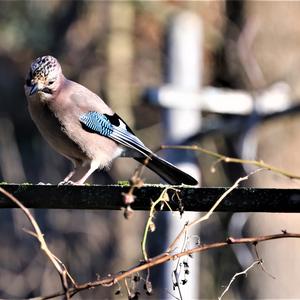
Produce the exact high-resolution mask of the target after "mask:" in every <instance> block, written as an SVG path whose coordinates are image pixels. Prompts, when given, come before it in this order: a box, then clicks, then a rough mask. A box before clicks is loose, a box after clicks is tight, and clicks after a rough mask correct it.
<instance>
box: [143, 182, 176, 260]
mask: <svg viewBox="0 0 300 300" xmlns="http://www.w3.org/2000/svg"><path fill="white" fill-rule="evenodd" d="M169 190H174V191H177V190H176V189H174V188H171V187H167V188H165V189H164V190H163V191H162V192H161V194H160V196H159V197H158V199H157V200H155V201H154V202H153V203H152V205H151V208H150V212H149V217H148V220H147V223H146V226H145V230H144V234H143V239H142V243H141V247H142V253H143V258H144V260H145V261H147V260H148V254H147V250H146V243H147V237H148V232H149V231H151V230H150V229H151V226H153V225H154V223H153V218H154V214H155V208H156V206H157V205H159V204H160V203H162V204H165V205H166V206H167V207H168V208H169V209H170V210H172V209H171V207H170V205H169V204H168V201H169V195H168V191H169Z"/></svg>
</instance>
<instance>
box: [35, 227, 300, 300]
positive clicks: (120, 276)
mask: <svg viewBox="0 0 300 300" xmlns="http://www.w3.org/2000/svg"><path fill="white" fill-rule="evenodd" d="M282 238H300V233H288V232H283V233H280V234H272V235H265V236H255V237H246V238H234V237H229V238H227V239H226V241H223V242H216V243H211V244H206V245H205V244H203V245H199V246H197V247H194V248H192V249H187V250H185V251H183V252H180V253H175V254H169V253H162V254H160V255H158V256H156V257H153V258H149V259H148V261H144V262H142V263H140V264H138V265H136V266H133V267H131V268H129V269H128V270H126V271H123V272H120V273H117V274H115V275H110V276H107V277H103V278H101V279H99V280H96V281H93V282H87V283H84V284H78V285H77V286H76V287H74V288H70V289H69V292H70V295H71V297H72V296H73V295H74V294H75V293H78V292H80V291H82V290H86V289H90V288H94V287H97V286H112V285H114V284H116V283H117V282H120V281H121V280H124V279H125V278H126V277H130V276H131V275H133V274H136V273H138V272H141V271H143V270H146V269H149V268H152V267H154V266H157V265H161V264H163V263H165V262H167V261H171V260H175V259H178V258H180V257H183V256H187V255H190V254H193V253H200V252H204V251H208V250H212V249H218V248H224V247H226V246H229V245H238V244H254V243H259V242H266V241H270V240H275V239H282ZM64 294H65V291H60V292H57V293H53V294H51V295H48V296H45V297H40V298H38V299H39V300H44V299H51V298H55V297H58V296H61V295H64Z"/></svg>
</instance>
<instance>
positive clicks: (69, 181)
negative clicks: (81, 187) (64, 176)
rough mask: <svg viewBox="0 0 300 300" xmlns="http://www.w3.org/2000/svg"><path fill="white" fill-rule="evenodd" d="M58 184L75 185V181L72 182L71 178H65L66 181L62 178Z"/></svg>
mask: <svg viewBox="0 0 300 300" xmlns="http://www.w3.org/2000/svg"><path fill="white" fill-rule="evenodd" d="M58 185H59V186H60V185H76V183H75V182H73V181H71V180H67V181H65V180H63V181H61V182H60V183H59V184H58Z"/></svg>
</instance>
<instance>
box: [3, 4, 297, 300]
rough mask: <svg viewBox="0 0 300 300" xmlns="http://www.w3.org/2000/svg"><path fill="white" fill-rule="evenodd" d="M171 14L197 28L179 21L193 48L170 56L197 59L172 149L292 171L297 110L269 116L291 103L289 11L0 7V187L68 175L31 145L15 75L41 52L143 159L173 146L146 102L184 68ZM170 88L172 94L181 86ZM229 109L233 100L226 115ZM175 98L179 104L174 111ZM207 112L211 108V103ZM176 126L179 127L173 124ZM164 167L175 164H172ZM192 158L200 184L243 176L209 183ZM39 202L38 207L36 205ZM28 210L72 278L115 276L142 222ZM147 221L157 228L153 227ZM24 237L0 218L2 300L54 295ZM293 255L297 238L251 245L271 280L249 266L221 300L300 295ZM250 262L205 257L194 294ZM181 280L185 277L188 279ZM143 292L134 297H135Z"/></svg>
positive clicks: (159, 109) (159, 291)
mask: <svg viewBox="0 0 300 300" xmlns="http://www.w3.org/2000/svg"><path fill="white" fill-rule="evenodd" d="M187 12H188V15H187V14H186V13H187ZM181 14H185V18H187V19H189V18H191V19H193V20H197V21H196V22H194V21H192V22H194V23H192V24H194V28H196V27H197V28H196V29H195V30H196V33H195V34H196V36H198V40H197V43H196V44H197V46H195V48H193V49H192V48H191V49H190V50H189V48H187V47H186V48H185V50H184V51H185V52H183V53H185V56H183V57H184V58H186V61H187V63H189V64H191V65H193V63H191V62H188V61H189V57H190V54H189V51H191V56H192V53H193V55H194V54H195V53H198V52H199V60H196V63H197V68H196V75H195V76H194V77H193V78H192V79H191V81H192V82H193V79H194V81H195V78H196V79H197V80H196V83H193V84H194V85H193V84H191V85H193V87H192V88H191V89H190V90H189V83H188V84H187V85H185V86H184V84H183V87H184V88H183V92H184V94H180V95H183V97H181V98H180V101H179V102H180V103H179V104H178V105H179V106H178V107H179V108H177V111H179V112H180V111H185V110H186V109H187V111H188V113H191V114H193V116H194V119H195V116H196V121H195V123H196V124H197V125H195V126H196V127H195V126H194V128H193V129H192V130H191V132H190V133H188V134H185V136H184V138H181V139H180V140H179V141H178V143H184V142H189V143H192V144H198V145H201V146H203V147H206V148H208V149H211V150H213V151H218V152H220V153H223V154H226V155H230V156H239V157H242V158H253V159H257V158H259V159H263V160H264V161H266V162H268V163H270V164H273V165H275V166H277V167H280V168H283V169H287V170H289V171H291V172H293V173H296V174H299V173H300V172H299V167H300V156H299V146H300V145H299V144H300V143H299V139H298V136H299V130H300V122H299V116H298V114H297V111H296V110H295V111H294V110H292V112H289V113H281V112H282V111H284V110H286V109H289V108H290V107H293V106H297V105H298V103H299V99H300V84H299V83H300V72H299V69H300V24H299V22H300V21H299V20H300V18H299V16H300V3H298V2H269V1H268V2H260V1H171V0H170V1H63V0H51V1H0V41H1V42H0V103H1V106H0V177H1V181H4V182H13V183H23V182H30V183H38V182H44V183H53V184H56V183H58V182H60V181H61V180H62V179H63V178H64V177H65V176H66V174H67V173H68V172H69V170H70V168H71V165H70V163H69V162H68V161H67V160H66V159H64V158H63V157H61V156H60V155H58V154H57V153H56V152H54V151H53V150H52V149H51V148H50V147H49V146H48V145H47V144H46V142H45V141H44V140H43V139H42V137H41V136H40V134H39V132H38V131H37V129H36V127H35V126H34V124H33V122H32V121H31V119H30V116H29V113H28V111H27V103H26V99H25V95H24V91H23V84H24V78H25V76H26V73H27V72H28V70H29V66H30V63H31V61H32V60H33V59H34V58H36V57H38V56H41V55H53V56H55V57H56V58H58V60H59V61H60V63H61V65H62V68H63V71H64V73H65V75H66V76H67V77H68V78H70V79H72V80H75V81H77V82H80V83H81V84H83V85H85V86H86V87H88V88H89V89H91V90H92V91H94V92H95V93H97V94H99V95H101V97H102V98H103V99H104V100H105V101H106V102H107V103H108V104H109V105H110V106H111V107H112V108H113V109H114V110H115V111H116V112H117V113H118V114H119V115H120V116H122V117H123V118H124V119H125V120H126V121H127V123H128V124H129V125H130V126H131V127H132V128H133V129H134V130H135V132H136V134H137V135H138V136H139V137H140V138H141V139H142V140H143V141H144V142H145V144H147V146H149V147H150V148H151V149H156V148H157V147H158V146H159V145H160V144H162V143H163V142H164V141H167V142H173V143H175V142H174V140H175V141H176V138H174V137H173V138H172V134H170V132H172V130H171V129H170V128H168V126H169V125H170V124H171V123H172V122H171V123H168V122H169V121H168V118H167V117H166V116H168V113H169V112H168V110H169V108H166V107H164V106H163V104H161V103H160V102H159V99H160V96H159V95H160V93H159V92H160V91H161V89H160V87H164V86H166V84H168V86H169V85H170V84H171V85H172V86H173V87H174V88H175V89H176V88H177V87H176V78H177V77H176V76H177V75H178V74H181V73H180V72H181V71H180V68H179V69H177V71H176V70H175V71H174V68H173V69H172V66H173V64H175V65H176V62H177V60H180V59H181V60H182V61H181V62H180V63H179V64H177V65H179V66H184V65H185V59H182V56H180V55H179V54H178V55H179V56H176V53H177V52H176V51H175V50H174V49H177V48H176V47H175V45H174V41H173V42H172V39H171V38H170V36H172V34H170V32H172V28H174V27H172V26H176V25H174V24H176V17H178V16H180V15H181ZM187 16H188V17H187ZM174 20H175V21H174ZM174 22H175V23H174ZM187 23H189V21H187ZM195 24H196V25H195ZM192 27H193V26H192ZM192 31H193V29H192ZM197 34H198V35H197ZM180 36H182V38H183V42H182V44H184V41H185V40H184V38H185V37H186V36H189V31H185V30H182V31H181V32H180V33H179V37H180ZM191 36H192V34H191ZM172 49H173V50H174V51H173V52H175V55H174V53H173V52H172ZM180 51H181V50H178V53H181V52H180ZM197 51H198V52H197ZM172 53H173V54H172ZM172 55H173V56H172ZM171 57H173V58H172V59H171ZM192 68H193V67H192ZM198 69H199V73H197V70H198ZM176 72H178V73H176ZM182 73H183V72H182ZM191 74H193V73H191ZM172 76H173V77H172ZM197 76H198V77H197ZM179 77H180V76H179ZM174 78H175V79H174ZM181 80H182V81H184V80H185V79H181ZM177 85H178V86H179V87H180V83H178V82H177ZM150 88H151V90H149V89H150ZM158 88H159V89H158ZM181 91H182V90H181ZM175 92H176V91H175ZM186 92H187V94H186V98H185V96H184V95H185V93H186ZM188 92H193V93H196V94H197V95H198V96H197V97H198V98H199V99H200V100H199V99H198V98H197V99H198V100H197V101H200V102H201V101H203V103H205V105H204V104H203V103H202V102H201V103H200V102H199V103H198V102H197V103H198V104H197V105H195V106H193V105H191V104H190V102H188V101H187V99H188V96H189V95H190V94H188ZM175 94H176V93H175ZM200 95H201V96H200ZM171 98H172V97H171ZM157 99H158V100H157ZM168 99H169V98H168ZM189 99H190V98H189ZM232 99H233V100H235V101H236V102H234V105H233V107H232V105H231V104H230V103H231V102H230V101H231V100H232ZM155 101H156V104H155V105H153V102H155ZM170 101H173V100H172V99H171V100H170ZM185 101H187V102H186V105H187V107H184V106H182V103H185ZM195 101H196V100H195ZM157 102H159V103H158V104H157ZM172 103H173V102H172ZM210 103H216V104H215V105H213V106H212V107H210ZM172 105H174V104H171V107H172ZM203 107H204V108H206V109H201V108H203ZM171 110H172V108H171ZM274 114H279V115H280V117H278V116H277V115H276V116H275V117H274ZM169 116H170V115H169ZM177 125H178V122H177ZM186 125H187V123H186V122H182V125H181V124H180V126H179V127H185V126H186ZM170 136H171V137H170ZM161 154H162V155H163V153H161ZM165 155H166V156H167V157H171V155H172V154H165ZM175 156H176V155H175ZM192 156H193V155H192ZM189 159H190V158H189ZM173 161H175V162H177V161H176V158H174V160H173ZM191 161H192V163H193V164H194V166H196V168H197V170H198V169H199V167H200V166H201V185H202V186H230V185H231V184H232V183H233V181H235V180H236V179H237V178H238V177H239V176H241V175H243V174H245V172H248V171H249V169H247V168H245V167H243V166H233V165H220V164H219V165H218V166H217V168H216V172H215V173H212V172H211V170H210V167H211V164H212V163H213V158H211V157H208V156H205V155H203V154H200V155H197V156H193V157H192V159H191V160H189V162H191ZM135 167H136V163H135V162H133V161H131V160H127V159H122V160H117V161H116V162H115V163H114V164H113V166H112V168H111V170H110V171H109V172H108V173H105V172H103V171H102V172H100V171H99V172H96V173H95V174H94V175H93V177H92V178H91V180H90V182H91V183H97V184H110V183H116V182H117V181H120V180H129V178H130V176H131V175H132V174H133V171H134V170H135ZM198 175H199V174H198ZM143 176H144V178H145V179H146V182H147V183H149V182H150V183H151V182H160V179H159V178H158V177H156V176H155V175H154V174H153V173H151V172H145V173H144V175H143ZM247 184H248V185H249V182H248V183H247ZM251 185H252V186H255V187H285V188H292V187H293V188H297V187H299V183H298V182H296V181H291V180H288V179H286V178H283V177H281V176H278V175H274V174H268V173H266V172H262V173H260V174H258V175H256V176H255V178H254V179H252V181H251ZM20 200H22V199H20ZM42 201H47V195H45V198H44V199H42ZM34 214H35V217H36V219H37V221H38V223H39V224H40V226H41V229H42V231H43V232H44V233H45V234H46V239H47V241H48V242H49V246H50V248H51V249H52V250H53V251H54V253H55V254H56V255H57V256H58V257H60V258H61V259H62V261H63V262H65V264H66V265H67V267H68V268H69V270H70V272H71V274H72V275H73V276H74V277H75V279H76V280H77V281H78V282H85V281H89V280H93V279H96V278H97V276H105V275H107V274H109V273H115V272H118V271H120V270H122V269H126V268H128V267H129V266H131V265H133V264H135V263H137V262H138V261H139V260H140V259H141V257H142V256H141V252H140V241H141V236H142V232H143V228H144V225H145V221H146V218H147V213H144V212H135V213H134V216H133V218H132V219H130V220H129V221H128V220H124V218H123V214H122V212H121V211H117V212H111V211H105V212H104V211H78V210H48V211H46V210H35V211H34ZM164 214H165V213H161V214H160V215H164ZM158 222H159V219H158ZM160 222H161V223H162V224H163V222H164V221H163V218H162V220H161V221H160ZM299 223H300V221H299V217H298V215H296V214H288V215H286V214H280V215H279V214H277V215H275V214H255V215H252V214H225V213H224V214H222V213H218V214H215V215H214V216H213V217H212V218H211V219H210V220H209V221H208V222H207V223H205V224H203V225H202V227H201V230H200V229H199V234H200V237H201V240H202V242H205V243H209V242H213V241H218V240H222V239H224V238H226V237H227V236H228V235H232V234H234V235H235V236H237V235H250V234H251V235H254V234H271V233H278V232H280V230H281V229H287V230H288V231H297V228H299V225H300V224H299ZM112 224H113V226H112ZM23 227H25V228H28V227H29V225H28V224H27V222H26V220H25V218H24V216H23V214H22V213H21V212H19V211H18V210H6V209H2V210H0V236H1V239H0V297H1V298H18V297H19V298H24V297H33V296H38V295H46V294H49V293H52V292H54V291H57V290H59V289H60V281H59V278H58V276H57V274H56V272H55V270H54V269H53V267H52V266H51V265H50V263H49V262H48V261H47V260H46V258H45V257H44V255H43V254H41V253H40V250H39V245H38V243H37V242H36V241H35V240H34V239H33V238H32V237H31V236H29V235H27V234H26V233H24V231H23V230H22V228H23ZM157 227H158V229H157V231H156V232H155V233H153V234H152V235H151V242H150V243H149V244H151V249H150V250H149V251H150V253H151V254H152V255H155V254H158V253H159V252H160V251H163V249H164V248H165V245H164V240H165V238H166V232H164V231H161V230H160V227H159V226H157ZM299 246H300V245H299V242H297V241H283V240H282V241H276V242H275V241H274V242H270V243H269V244H266V245H259V247H258V250H259V254H260V255H261V257H262V258H263V259H264V261H265V264H266V265H265V266H266V268H267V270H268V271H269V272H270V273H271V274H272V275H274V276H275V277H276V279H273V278H271V277H270V276H268V275H267V274H266V273H264V272H262V271H261V270H260V269H256V270H255V271H252V272H251V274H250V276H249V277H247V278H241V279H239V280H238V281H237V282H235V284H234V286H233V287H232V289H231V290H230V292H229V293H228V294H227V296H226V297H227V298H228V299H264V298H285V299H286V298H297V297H299V288H298V283H297V279H298V278H299V276H300V274H299V273H300V272H299V269H300V268H299V266H300V260H299V253H298V252H299V251H297V249H298V248H299ZM271 247H272V248H271ZM271 249H272V251H271ZM297 255H298V258H297ZM253 259H255V254H253V249H251V248H248V247H235V248H232V249H230V248H228V249H223V250H218V251H212V252H209V253H204V254H203V255H201V259H200V262H197V264H199V267H200V277H199V278H198V277H196V275H194V277H196V283H194V285H195V284H196V287H195V286H194V287H193V289H194V290H195V294H194V296H195V297H196V298H201V299H213V298H216V297H217V296H218V295H220V294H221V292H222V290H223V287H224V285H226V284H227V283H228V282H229V281H230V278H231V277H232V276H233V275H234V273H235V272H238V271H240V270H241V269H243V268H246V267H247V266H249V265H250V264H251V262H252V261H253ZM189 264H193V259H190V261H189ZM162 273H163V269H162V268H161V267H158V268H156V269H155V270H153V272H152V278H153V285H154V295H153V296H151V297H152V298H153V299H157V298H165V297H167V296H166V295H168V293H166V288H165V285H164V284H163V283H162V282H164V280H165V279H163V278H162V277H163V276H162ZM192 277H193V274H192V273H191V274H190V275H189V278H188V280H190V279H191V278H192ZM194 279H195V278H194ZM170 280H171V275H170ZM194 281H195V280H194ZM142 285H143V284H141V287H140V292H141V295H140V298H144V297H148V296H146V295H145V292H144V291H143V288H142ZM117 289H118V288H117V287H111V288H98V289H95V290H92V291H86V292H83V293H81V294H78V295H76V296H75V297H74V298H75V299H111V298H116V299H121V298H126V297H127V295H126V292H125V290H122V293H121V295H115V291H116V290H117ZM170 292H171V293H174V294H175V292H174V291H170ZM168 297H171V296H170V295H169V296H168ZM226 297H225V298H226Z"/></svg>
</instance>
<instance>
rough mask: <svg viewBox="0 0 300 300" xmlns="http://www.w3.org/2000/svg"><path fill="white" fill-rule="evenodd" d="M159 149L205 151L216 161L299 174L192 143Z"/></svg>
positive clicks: (295, 176)
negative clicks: (190, 144)
mask: <svg viewBox="0 0 300 300" xmlns="http://www.w3.org/2000/svg"><path fill="white" fill-rule="evenodd" d="M160 148H161V149H178V150H193V151H198V152H202V153H205V154H207V155H210V156H212V157H215V158H216V159H217V162H221V161H223V162H225V163H236V164H246V165H253V166H256V167H259V168H262V169H266V170H269V171H273V172H274V173H277V174H280V175H283V176H285V177H288V178H290V179H300V175H296V174H292V173H289V172H288V171H285V170H282V169H279V168H277V167H275V166H272V165H269V164H267V163H265V162H263V161H262V160H260V161H258V160H251V159H240V158H235V157H228V156H225V155H223V154H219V153H217V152H214V151H211V150H207V149H205V148H202V147H200V146H196V145H192V146H172V145H162V146H161V147H160Z"/></svg>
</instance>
